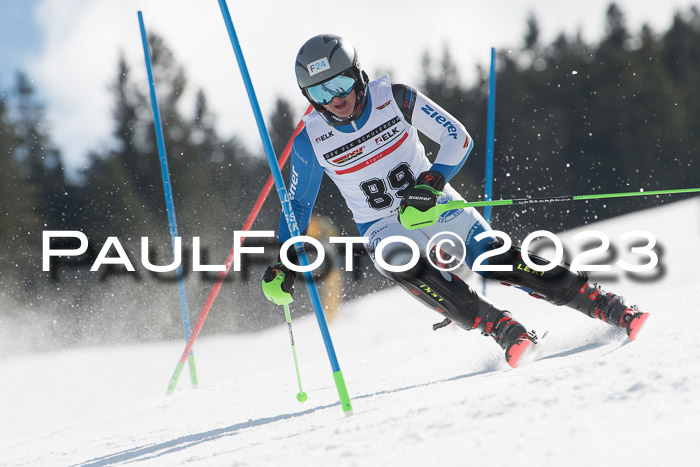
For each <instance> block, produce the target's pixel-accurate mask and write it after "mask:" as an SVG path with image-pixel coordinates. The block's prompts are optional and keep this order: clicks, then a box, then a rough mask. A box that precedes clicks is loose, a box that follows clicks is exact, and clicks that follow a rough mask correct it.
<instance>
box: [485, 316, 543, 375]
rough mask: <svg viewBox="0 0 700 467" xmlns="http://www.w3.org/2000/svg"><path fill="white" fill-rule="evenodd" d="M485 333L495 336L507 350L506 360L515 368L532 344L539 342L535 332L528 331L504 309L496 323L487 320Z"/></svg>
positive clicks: (499, 343) (497, 341)
mask: <svg viewBox="0 0 700 467" xmlns="http://www.w3.org/2000/svg"><path fill="white" fill-rule="evenodd" d="M483 334H484V335H486V336H491V337H493V339H494V340H495V341H496V343H498V345H500V346H501V347H502V348H503V349H504V350H505V356H506V362H508V365H510V366H511V367H513V368H517V367H518V365H519V364H520V363H522V362H523V360H524V358H525V356H526V355H527V354H528V353H529V352H530V351H531V350H532V345H533V344H536V343H537V336H536V335H535V333H534V332H527V329H525V326H523V325H522V324H520V323H518V322H517V321H515V320H514V319H513V317H512V316H511V314H510V313H509V312H508V311H503V312H502V313H501V314H500V316H499V317H498V320H497V321H496V322H495V323H494V322H487V323H486V327H485V329H484V330H483Z"/></svg>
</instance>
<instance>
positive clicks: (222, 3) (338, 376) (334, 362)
mask: <svg viewBox="0 0 700 467" xmlns="http://www.w3.org/2000/svg"><path fill="white" fill-rule="evenodd" d="M218 1H219V7H220V8H221V14H222V16H223V19H224V23H225V24H226V29H227V31H228V35H229V39H230V40H231V45H232V46H233V51H234V53H235V55H236V61H237V62H238V68H239V69H240V71H241V76H242V78H243V82H244V84H245V89H246V92H247V93H248V99H249V100H250V105H251V107H252V109H253V114H254V115H255V122H256V123H257V125H258V132H259V133H260V138H261V139H262V143H263V148H264V149H265V155H266V156H267V161H268V163H269V165H270V170H271V171H272V177H273V179H274V181H275V186H276V188H277V194H278V195H279V198H280V202H281V203H282V210H283V212H284V217H285V219H286V221H287V226H288V227H289V232H290V233H291V235H292V237H297V236H299V227H298V226H297V223H296V219H295V218H294V212H293V210H292V204H291V201H290V199H289V196H288V195H287V188H286V185H285V183H284V180H283V178H282V172H281V171H280V169H279V167H278V166H277V158H276V157H275V150H274V149H273V148H272V142H271V141H270V135H269V133H268V131H267V127H266V126H265V120H264V119H263V116H262V112H261V111H260V105H259V104H258V98H257V97H256V95H255V89H253V82H252V80H251V79H250V73H248V67H247V65H246V63H245V58H244V57H243V51H242V50H241V45H240V43H239V41H238V36H237V35H236V30H235V29H234V27H233V20H232V19H231V14H230V13H229V10H228V6H227V5H226V0H218ZM294 247H295V249H296V252H297V256H298V259H299V263H300V266H308V265H309V260H308V258H307V257H306V252H305V251H304V245H303V244H302V243H296V244H295V245H294ZM304 279H305V281H306V287H307V289H308V291H309V296H310V298H311V304H312V305H313V309H314V313H315V314H316V320H317V321H318V326H319V328H320V329H321V335H322V336H323V342H324V344H325V346H326V352H327V353H328V358H329V360H330V363H331V368H332V370H333V378H334V380H335V385H336V388H337V390H338V396H339V397H340V404H341V406H342V408H343V412H344V413H345V414H346V415H352V404H351V402H350V396H349V395H348V390H347V387H346V385H345V378H344V377H343V373H342V371H340V366H339V365H338V359H337V358H336V355H335V349H334V348H333V341H332V340H331V336H330V333H329V332H328V325H327V324H326V318H325V316H324V315H323V307H322V305H321V299H320V297H319V294H318V290H317V289H316V283H315V282H314V278H313V275H312V274H311V272H309V271H306V272H304Z"/></svg>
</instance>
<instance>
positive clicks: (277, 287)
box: [262, 272, 309, 402]
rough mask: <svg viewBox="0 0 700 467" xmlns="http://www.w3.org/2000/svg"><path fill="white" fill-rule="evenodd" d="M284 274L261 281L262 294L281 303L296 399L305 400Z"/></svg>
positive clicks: (290, 301)
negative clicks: (291, 359)
mask: <svg viewBox="0 0 700 467" xmlns="http://www.w3.org/2000/svg"><path fill="white" fill-rule="evenodd" d="M284 279H285V274H284V273H283V272H280V273H279V274H277V276H275V278H274V279H273V280H271V281H270V282H265V281H264V280H263V281H262V289H263V294H264V295H265V296H266V297H267V299H268V300H270V301H271V302H273V303H274V304H275V305H282V306H283V307H284V318H285V319H286V320H287V328H288V329H289V340H290V341H291V342H292V355H293V356H294V368H296V370H297V382H298V383H299V392H298V393H297V400H298V401H299V402H306V399H308V398H309V396H307V395H306V393H305V392H304V391H303V390H302V389H301V376H300V375H299V361H298V360H297V351H296V347H295V346H294V334H293V333H292V316H291V314H290V313H289V304H290V303H292V302H293V301H294V298H292V294H291V293H289V292H286V291H284V290H283V289H282V283H283V282H284Z"/></svg>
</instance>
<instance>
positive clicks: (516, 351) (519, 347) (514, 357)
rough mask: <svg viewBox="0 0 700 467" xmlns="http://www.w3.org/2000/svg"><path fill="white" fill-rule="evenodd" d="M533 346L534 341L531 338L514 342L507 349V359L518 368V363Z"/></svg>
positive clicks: (512, 365)
mask: <svg viewBox="0 0 700 467" xmlns="http://www.w3.org/2000/svg"><path fill="white" fill-rule="evenodd" d="M531 348H532V341H531V340H529V339H522V340H519V341H516V342H514V343H512V344H511V345H510V346H509V347H508V350H506V361H507V362H508V365H510V366H511V367H513V368H517V367H518V365H519V364H520V363H521V362H522V361H523V360H524V357H525V356H526V355H527V354H528V353H529V351H530V349H531Z"/></svg>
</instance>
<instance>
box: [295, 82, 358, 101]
mask: <svg viewBox="0 0 700 467" xmlns="http://www.w3.org/2000/svg"><path fill="white" fill-rule="evenodd" d="M354 88H355V78H351V77H350V76H345V75H338V76H336V77H334V78H331V79H329V80H328V81H325V82H323V83H321V84H317V85H315V86H309V87H308V88H306V93H307V94H308V96H309V97H310V98H311V100H313V101H314V102H316V103H317V104H321V105H328V104H330V103H331V101H332V100H333V98H334V97H341V98H342V97H347V96H348V95H349V94H350V93H351V92H352V90H353V89H354Z"/></svg>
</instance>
